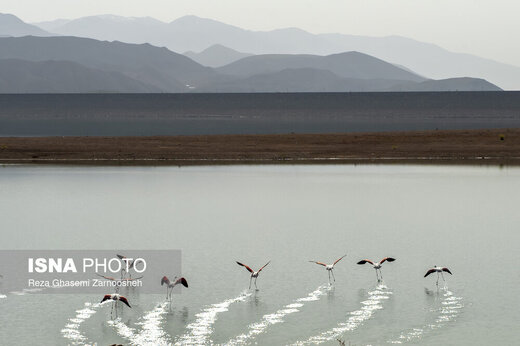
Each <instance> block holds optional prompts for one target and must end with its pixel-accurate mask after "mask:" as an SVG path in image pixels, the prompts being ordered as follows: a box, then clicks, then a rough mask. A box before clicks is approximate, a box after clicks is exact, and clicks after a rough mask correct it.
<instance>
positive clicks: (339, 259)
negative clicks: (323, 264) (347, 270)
mask: <svg viewBox="0 0 520 346" xmlns="http://www.w3.org/2000/svg"><path fill="white" fill-rule="evenodd" d="M345 256H346V254H345V255H343V256H341V257H340V258H338V259H337V260H336V261H335V262H334V264H333V265H336V263H338V262H339V261H341V260H342V259H343V258H345Z"/></svg>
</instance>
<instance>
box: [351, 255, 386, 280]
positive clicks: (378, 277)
mask: <svg viewBox="0 0 520 346" xmlns="http://www.w3.org/2000/svg"><path fill="white" fill-rule="evenodd" d="M386 261H388V262H393V261H395V258H392V257H385V258H383V259H382V260H381V261H379V262H375V263H374V262H373V261H371V260H367V259H364V260H362V261H359V262H358V263H357V264H365V263H370V264H371V265H372V267H373V268H374V269H375V270H376V278H377V281H378V282H380V281H382V280H383V273H382V272H381V265H382V264H383V263H384V262H386ZM378 271H379V273H378ZM380 276H381V278H380Z"/></svg>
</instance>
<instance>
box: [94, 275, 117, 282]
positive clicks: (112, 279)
mask: <svg viewBox="0 0 520 346" xmlns="http://www.w3.org/2000/svg"><path fill="white" fill-rule="evenodd" d="M96 275H97V276H100V277H102V278H103V279H105V280H111V281H116V279H115V278H113V277H110V276H104V275H101V274H98V273H96Z"/></svg>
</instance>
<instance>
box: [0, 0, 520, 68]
mask: <svg viewBox="0 0 520 346" xmlns="http://www.w3.org/2000/svg"><path fill="white" fill-rule="evenodd" d="M0 12H3V13H12V14H15V15H17V16H19V17H20V18H21V19H23V20H25V21H28V22H37V21H44V20H52V19H56V18H77V17H82V16H88V15H97V14H116V15H122V16H135V17H141V16H150V17H154V18H157V19H160V20H162V21H172V20H174V19H176V18H178V17H181V16H184V15H187V14H194V15H197V16H200V17H206V18H212V19H216V20H219V21H222V22H225V23H228V24H233V25H236V26H239V27H242V28H245V29H251V30H271V29H277V28H283V27H299V28H302V29H305V30H307V31H310V32H313V33H325V32H338V33H345V34H357V35H370V36H387V35H401V36H406V37H410V38H414V39H417V40H420V41H426V42H431V43H435V44H438V45H440V46H442V47H444V48H447V49H449V50H452V51H456V52H465V53H473V54H476V55H479V56H482V57H487V58H491V59H495V60H498V61H501V62H507V63H511V64H514V65H517V66H520V45H519V42H520V20H519V18H518V17H519V14H520V1H519V0H1V3H0Z"/></svg>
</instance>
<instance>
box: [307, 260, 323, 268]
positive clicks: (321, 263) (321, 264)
mask: <svg viewBox="0 0 520 346" xmlns="http://www.w3.org/2000/svg"><path fill="white" fill-rule="evenodd" d="M309 262H311V263H316V264H319V265H320V266H324V267H326V266H327V265H326V264H325V263H323V262H318V261H309Z"/></svg>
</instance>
